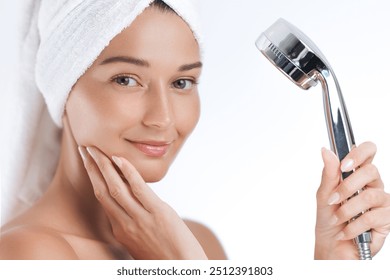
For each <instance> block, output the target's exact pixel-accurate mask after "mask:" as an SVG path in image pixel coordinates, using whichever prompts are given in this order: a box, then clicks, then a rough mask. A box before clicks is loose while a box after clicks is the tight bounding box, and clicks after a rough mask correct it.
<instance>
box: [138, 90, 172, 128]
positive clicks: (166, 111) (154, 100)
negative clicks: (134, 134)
mask: <svg viewBox="0 0 390 280" xmlns="http://www.w3.org/2000/svg"><path fill="white" fill-rule="evenodd" d="M146 98H147V102H146V104H147V105H146V107H147V108H146V112H145V115H144V118H143V124H144V125H145V126H148V127H155V128H159V129H166V128H168V127H169V126H171V125H172V124H173V111H172V104H171V96H170V95H169V88H166V87H164V86H162V85H159V86H155V87H151V88H150V91H149V92H148V93H147V95H146Z"/></svg>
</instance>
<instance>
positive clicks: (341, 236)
mask: <svg viewBox="0 0 390 280" xmlns="http://www.w3.org/2000/svg"><path fill="white" fill-rule="evenodd" d="M344 236H345V234H344V232H342V231H340V232H339V233H338V234H336V236H335V237H334V238H335V239H336V240H341V239H343V238H344Z"/></svg>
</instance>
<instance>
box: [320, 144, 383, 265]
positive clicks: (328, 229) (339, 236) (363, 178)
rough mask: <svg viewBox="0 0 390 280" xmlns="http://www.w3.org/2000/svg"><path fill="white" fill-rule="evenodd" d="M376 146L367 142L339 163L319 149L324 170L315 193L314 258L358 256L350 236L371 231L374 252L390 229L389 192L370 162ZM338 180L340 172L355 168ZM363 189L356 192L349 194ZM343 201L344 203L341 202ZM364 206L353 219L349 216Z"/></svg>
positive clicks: (327, 152)
mask: <svg viewBox="0 0 390 280" xmlns="http://www.w3.org/2000/svg"><path fill="white" fill-rule="evenodd" d="M375 153H376V146H375V144H373V143H370V142H366V143H363V144H361V145H360V146H358V147H356V148H354V149H353V150H352V151H351V152H350V153H349V154H348V155H347V156H346V157H345V159H343V161H342V162H341V164H340V162H339V160H338V158H337V157H336V155H335V154H334V153H332V152H331V151H329V150H326V149H323V150H322V158H323V161H324V169H323V173H322V181H321V186H320V187H319V189H318V192H317V223H316V245H315V259H359V254H358V251H357V247H356V245H355V244H354V243H353V238H354V237H356V236H358V235H359V234H361V233H363V232H365V231H367V230H370V229H371V232H372V243H371V244H370V247H371V253H372V255H375V254H376V253H377V252H378V251H379V250H380V249H381V248H382V246H383V243H384V241H385V239H386V236H387V234H388V233H389V232H390V195H389V194H387V193H386V192H385V191H384V186H383V182H382V180H381V178H380V175H379V172H378V170H377V168H376V167H375V166H374V165H373V164H372V160H373V158H374V156H375ZM354 169H355V172H354V173H352V174H351V175H350V176H349V177H348V178H346V179H345V180H344V181H341V180H340V178H341V171H342V172H348V171H351V170H354ZM363 188H364V191H362V192H361V193H360V194H359V195H357V196H354V197H352V198H350V199H349V200H347V199H348V198H349V197H351V196H352V195H353V194H354V193H356V192H357V191H358V190H361V189H363ZM341 202H344V203H341ZM367 209H370V211H367V212H365V213H364V214H363V215H361V216H360V217H359V218H357V219H356V220H355V221H353V222H350V223H348V221H349V220H350V219H352V218H353V217H355V216H356V215H358V214H359V213H360V212H363V211H365V210H367Z"/></svg>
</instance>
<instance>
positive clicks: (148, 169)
mask: <svg viewBox="0 0 390 280" xmlns="http://www.w3.org/2000/svg"><path fill="white" fill-rule="evenodd" d="M134 167H135V168H136V169H137V171H138V172H139V174H140V175H141V177H142V178H143V179H144V181H145V182H147V183H156V182H158V181H161V180H162V179H163V178H164V177H165V175H166V174H167V172H168V169H169V165H167V164H164V163H159V164H158V163H154V164H145V163H134Z"/></svg>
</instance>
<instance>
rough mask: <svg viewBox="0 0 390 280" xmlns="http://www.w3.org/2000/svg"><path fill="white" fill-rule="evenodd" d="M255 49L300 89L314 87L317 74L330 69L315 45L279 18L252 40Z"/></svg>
mask: <svg viewBox="0 0 390 280" xmlns="http://www.w3.org/2000/svg"><path fill="white" fill-rule="evenodd" d="M256 46H257V48H258V49H259V50H260V51H261V52H262V53H263V54H264V55H265V56H266V57H267V58H268V59H269V60H270V61H271V62H272V63H273V64H274V65H275V66H276V67H277V68H278V69H279V70H280V71H282V72H283V73H284V74H285V75H286V76H287V77H288V78H289V79H290V80H291V81H293V82H294V83H295V84H296V85H298V86H299V87H301V88H303V89H309V88H310V87H312V86H315V85H317V82H318V79H317V75H318V73H321V72H324V71H325V72H327V71H329V70H330V66H329V63H328V62H327V61H326V59H325V56H324V55H323V54H322V53H321V52H320V50H319V49H318V48H317V47H316V45H315V44H314V43H313V42H312V41H311V40H310V39H309V38H308V37H307V36H306V35H305V34H303V33H302V32H301V31H300V30H299V29H298V28H296V27H295V26H293V25H292V24H290V23H289V22H287V21H286V20H284V19H282V18H280V19H278V20H277V21H276V22H275V23H274V24H273V25H271V27H269V28H268V29H267V30H266V31H264V33H263V34H261V36H260V37H259V39H258V40H257V41H256Z"/></svg>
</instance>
